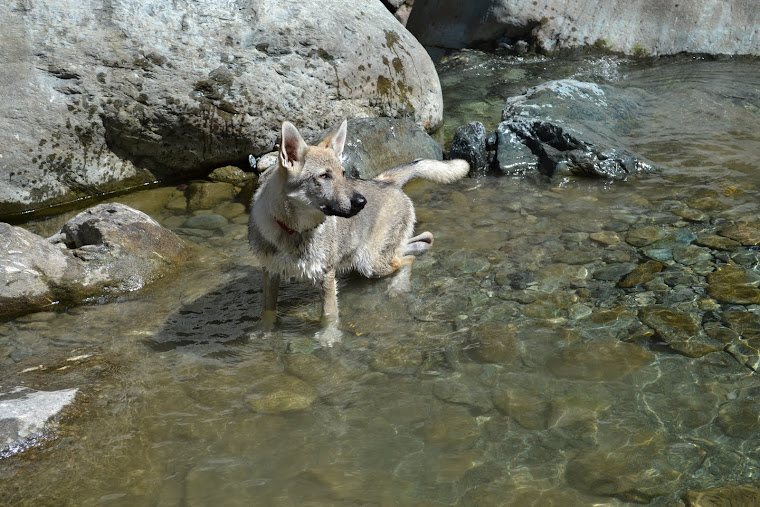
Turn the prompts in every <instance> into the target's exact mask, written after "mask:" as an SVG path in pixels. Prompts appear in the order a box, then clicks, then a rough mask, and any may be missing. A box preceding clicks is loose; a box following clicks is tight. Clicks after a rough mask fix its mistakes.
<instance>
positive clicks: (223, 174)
mask: <svg viewBox="0 0 760 507" xmlns="http://www.w3.org/2000/svg"><path fill="white" fill-rule="evenodd" d="M256 178H257V175H256V173H254V172H245V171H243V170H242V169H240V168H239V167H235V166H234V165H228V166H224V167H219V168H218V169H214V170H213V171H211V173H210V174H209V175H208V179H210V180H211V181H215V182H219V183H231V184H233V185H237V186H242V185H244V184H245V183H247V182H249V181H250V180H254V179H256Z"/></svg>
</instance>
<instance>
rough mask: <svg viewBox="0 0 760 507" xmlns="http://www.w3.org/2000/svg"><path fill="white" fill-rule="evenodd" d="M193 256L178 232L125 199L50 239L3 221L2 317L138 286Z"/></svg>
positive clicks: (101, 207)
mask: <svg viewBox="0 0 760 507" xmlns="http://www.w3.org/2000/svg"><path fill="white" fill-rule="evenodd" d="M186 256H187V247H186V245H185V243H184V242H183V241H182V240H181V239H180V238H179V237H178V236H177V235H176V234H174V233H173V232H171V231H170V230H168V229H166V228H164V227H162V226H161V225H159V224H158V222H156V221H155V220H153V219H152V218H150V217H149V216H148V215H146V214H144V213H142V212H140V211H137V210H135V209H132V208H130V207H128V206H125V205H123V204H119V203H108V204H100V205H98V206H95V207H93V208H90V209H87V210H85V211H83V212H82V213H80V214H78V215H77V216H76V217H74V218H72V219H71V220H69V221H68V222H66V224H65V225H64V226H63V228H62V229H61V230H60V231H59V233H58V234H56V235H55V236H53V237H52V238H49V239H45V238H43V237H41V236H38V235H36V234H33V233H31V232H29V231H27V230H25V229H22V228H20V227H14V226H11V225H8V224H5V223H0V316H8V315H15V314H21V313H24V312H29V311H33V310H36V309H39V308H43V307H45V306H49V305H52V304H56V303H58V302H63V303H73V302H78V301H82V300H84V299H86V298H89V297H96V296H102V295H104V294H106V295H108V294H111V295H113V294H121V293H125V292H132V291H135V290H138V289H141V288H142V287H143V286H145V285H147V284H149V283H151V282H153V281H155V280H157V279H158V278H160V277H162V276H164V275H165V274H167V273H168V272H169V271H170V270H172V269H173V268H174V267H176V266H177V265H178V264H180V263H181V262H183V261H184V260H185V259H186Z"/></svg>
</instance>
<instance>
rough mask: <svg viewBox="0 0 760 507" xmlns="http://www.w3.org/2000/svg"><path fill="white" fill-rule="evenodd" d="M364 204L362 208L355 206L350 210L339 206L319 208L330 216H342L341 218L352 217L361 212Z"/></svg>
mask: <svg viewBox="0 0 760 507" xmlns="http://www.w3.org/2000/svg"><path fill="white" fill-rule="evenodd" d="M362 208H364V206H362V207H360V208H354V207H353V206H352V207H351V208H350V209H349V210H348V211H346V210H343V209H339V208H333V207H332V206H325V205H323V206H320V207H319V209H320V210H321V211H322V213H324V214H325V215H327V216H330V217H341V218H351V217H352V216H354V215H356V214H357V213H359V212H360V211H361V210H362Z"/></svg>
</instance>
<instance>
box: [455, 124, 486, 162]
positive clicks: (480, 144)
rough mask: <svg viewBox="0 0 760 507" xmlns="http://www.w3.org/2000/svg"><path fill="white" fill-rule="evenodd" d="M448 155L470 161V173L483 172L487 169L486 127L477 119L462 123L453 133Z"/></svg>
mask: <svg viewBox="0 0 760 507" xmlns="http://www.w3.org/2000/svg"><path fill="white" fill-rule="evenodd" d="M449 156H450V157H451V158H452V159H454V158H461V159H464V160H466V161H467V162H469V163H470V173H471V174H484V173H485V172H486V170H487V169H488V154H487V152H486V128H485V127H484V126H483V124H482V123H480V122H479V121H473V122H470V123H468V124H467V125H462V126H461V127H459V128H458V129H457V130H456V132H455V133H454V139H452V141H451V150H450V153H449Z"/></svg>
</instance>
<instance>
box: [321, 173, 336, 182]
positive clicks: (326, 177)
mask: <svg viewBox="0 0 760 507" xmlns="http://www.w3.org/2000/svg"><path fill="white" fill-rule="evenodd" d="M319 177H320V178H322V179H323V180H331V179H332V177H333V175H332V173H322V174H320V175H319Z"/></svg>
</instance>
